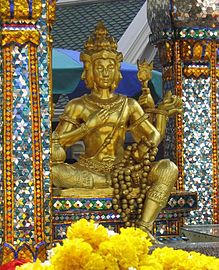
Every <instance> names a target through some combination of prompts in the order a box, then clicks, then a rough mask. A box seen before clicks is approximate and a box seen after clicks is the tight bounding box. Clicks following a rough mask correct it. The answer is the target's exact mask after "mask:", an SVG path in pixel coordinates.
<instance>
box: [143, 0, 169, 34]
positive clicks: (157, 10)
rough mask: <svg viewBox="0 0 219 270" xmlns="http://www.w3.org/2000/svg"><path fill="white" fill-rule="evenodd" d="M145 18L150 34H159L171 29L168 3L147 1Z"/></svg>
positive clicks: (165, 0) (167, 1)
mask: <svg viewBox="0 0 219 270" xmlns="http://www.w3.org/2000/svg"><path fill="white" fill-rule="evenodd" d="M147 17H148V23H149V25H150V28H151V32H152V33H161V34H162V32H163V29H170V28H171V18H170V1H169V0H163V1H161V0H148V1H147Z"/></svg>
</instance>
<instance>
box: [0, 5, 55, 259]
mask: <svg viewBox="0 0 219 270" xmlns="http://www.w3.org/2000/svg"><path fill="white" fill-rule="evenodd" d="M15 2H18V0H16V1H15ZM19 2H22V1H20V0H19ZM8 3H9V2H8ZM14 4H15V3H14ZM47 4H48V5H49V3H47V1H46V0H43V1H41V0H39V1H35V4H33V5H32V4H31V3H30V5H29V6H27V5H26V4H25V3H23V2H22V3H20V4H19V5H16V8H15V10H14V12H15V13H14V14H11V15H10V16H12V18H17V21H15V22H13V21H7V20H6V19H7V18H6V17H7V15H6V14H1V16H2V17H1V18H3V24H2V37H3V39H2V46H3V53H2V54H1V56H3V60H4V75H2V74H0V75H2V76H4V102H3V106H4V108H3V110H4V113H3V114H2V113H1V107H0V117H2V115H3V116H4V119H3V120H2V121H1V125H2V123H3V127H4V132H3V134H4V143H3V154H4V159H3V162H4V168H3V174H4V182H3V181H1V182H0V192H1V191H2V186H1V185H2V182H3V183H4V190H5V191H6V193H5V196H4V200H2V201H1V203H3V202H4V218H2V219H1V220H4V226H3V228H4V241H5V242H7V244H8V247H7V250H8V252H7V254H6V257H7V258H9V257H10V256H12V259H13V257H16V256H18V255H16V254H17V253H16V252H17V251H16V248H17V245H18V244H19V245H21V246H19V247H18V252H19V254H23V255H24V254H26V255H27V257H29V258H31V257H33V254H32V253H33V252H32V250H31V249H32V248H31V246H33V245H34V246H36V244H38V245H41V244H42V243H43V241H44V240H46V241H47V243H51V212H50V206H51V200H50V192H51V184H50V117H51V114H50V104H52V102H50V101H51V86H50V87H49V83H48V80H49V77H51V74H49V72H48V63H49V64H51V62H49V61H48V49H47V47H48V43H47V42H48V34H49V27H48V25H47V22H46V19H47ZM23 5H25V8H26V7H27V9H28V8H29V7H32V8H33V9H34V10H33V9H32V10H31V14H29V15H28V18H29V19H30V18H32V20H31V21H28V22H27V21H26V22H25V21H22V19H24V17H22V16H26V15H25V14H26V13H25V12H26V10H27V9H25V8H24V9H23V8H22V7H23ZM41 7H43V9H42V17H41V19H40V20H39V21H38V22H37V23H36V25H35V24H34V20H37V19H38V16H40V15H41ZM18 9H19V12H18ZM5 12H6V11H5ZM24 13H25V14H24ZM4 16H6V17H4ZM19 16H20V17H19ZM36 28H37V30H38V31H36ZM40 35H41V38H40V41H39V37H40ZM39 42H40V44H39ZM8 44H9V45H8ZM15 44H16V45H15ZM38 45H39V46H38ZM0 71H1V72H2V70H0ZM2 76H1V79H2ZM0 83H1V82H0ZM38 84H39V85H38ZM0 95H1V93H0ZM0 98H2V97H1V96H0ZM0 105H2V102H0ZM0 128H1V127H0ZM1 134H2V133H1ZM0 140H1V138H0ZM0 145H1V146H2V144H0ZM1 152H2V149H0V159H1ZM1 164H2V163H1ZM0 170H2V168H0ZM42 175H43V176H44V177H43V179H42ZM0 212H1V213H0V214H2V212H3V211H1V205H0ZM1 227H2V226H1ZM44 233H45V236H46V239H45V238H44ZM0 238H1V232H0ZM23 243H26V244H24V245H23ZM10 245H11V246H10ZM13 245H15V247H13ZM14 248H15V250H14ZM3 249H4V247H3ZM37 249H38V248H37V247H36V250H37ZM9 251H10V252H11V253H10V252H9ZM37 252H38V254H37V255H36V256H38V257H40V256H41V255H42V254H39V253H40V252H44V254H45V251H43V250H41V248H40V249H38V250H37ZM9 253H10V254H9ZM28 254H29V255H28ZM23 255H22V256H23ZM19 256H21V255H19Z"/></svg>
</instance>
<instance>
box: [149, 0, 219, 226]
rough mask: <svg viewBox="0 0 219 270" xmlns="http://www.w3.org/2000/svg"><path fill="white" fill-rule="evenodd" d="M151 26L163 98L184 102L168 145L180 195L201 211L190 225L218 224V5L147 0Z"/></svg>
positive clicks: (190, 0) (194, 214) (214, 2)
mask: <svg viewBox="0 0 219 270" xmlns="http://www.w3.org/2000/svg"><path fill="white" fill-rule="evenodd" d="M148 20H149V24H150V26H151V30H152V34H151V37H150V41H151V43H152V44H154V45H155V46H157V47H158V49H159V53H160V59H161V63H162V66H163V89H164V92H165V91H167V90H171V91H172V92H173V93H175V94H177V95H178V96H180V97H182V100H183V114H182V115H180V114H179V115H177V116H176V119H175V124H176V129H175V131H174V124H173V122H171V123H170V125H169V127H168V130H167V140H166V142H165V145H166V156H168V157H171V156H172V157H173V156H175V160H176V163H177V165H178V168H179V178H178V182H177V189H178V190H186V191H196V192H197V194H198V209H197V211H193V212H191V215H190V218H188V219H187V220H186V222H187V223H188V224H206V223H219V198H218V195H219V194H218V185H219V181H218V123H219V119H218V112H219V106H218V104H219V103H218V101H219V100H218V91H219V88H218V85H219V84H218V58H219V56H218V55H219V54H218V51H219V49H218V47H219V4H218V0H205V1H199V0H185V1H181V0H174V1H173V0H162V1H161V0H148ZM173 159H174V158H173Z"/></svg>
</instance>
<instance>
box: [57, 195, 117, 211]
mask: <svg viewBox="0 0 219 270" xmlns="http://www.w3.org/2000/svg"><path fill="white" fill-rule="evenodd" d="M112 209H113V208H112V199H111V198H108V199H107V198H106V199H105V198H104V199H100V198H99V199H83V198H78V199H75V198H59V197H55V198H53V213H55V212H61V211H69V210H71V211H88V210H89V211H95V210H101V211H104V210H112Z"/></svg>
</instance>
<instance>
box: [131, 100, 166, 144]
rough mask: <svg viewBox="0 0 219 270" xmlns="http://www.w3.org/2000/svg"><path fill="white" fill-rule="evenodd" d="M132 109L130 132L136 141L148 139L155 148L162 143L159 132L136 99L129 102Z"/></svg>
mask: <svg viewBox="0 0 219 270" xmlns="http://www.w3.org/2000/svg"><path fill="white" fill-rule="evenodd" d="M129 107H130V126H129V128H130V131H131V133H132V135H133V137H134V139H135V140H136V141H137V142H139V141H140V140H141V139H142V137H146V138H147V139H148V140H149V141H151V142H152V143H153V144H154V145H155V146H157V145H158V144H159V143H160V141H161V136H160V133H159V131H158V130H157V129H156V128H155V126H153V125H152V124H151V122H150V121H149V120H148V116H147V114H145V113H144V111H143V109H142V108H141V106H140V105H139V104H138V102H137V101H135V100H134V99H130V100H129Z"/></svg>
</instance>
